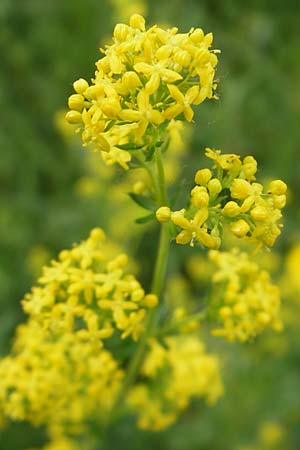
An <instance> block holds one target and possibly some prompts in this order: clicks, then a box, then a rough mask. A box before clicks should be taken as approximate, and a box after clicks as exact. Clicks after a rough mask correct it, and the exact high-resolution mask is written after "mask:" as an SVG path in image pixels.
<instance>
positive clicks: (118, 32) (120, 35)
mask: <svg viewBox="0 0 300 450" xmlns="http://www.w3.org/2000/svg"><path fill="white" fill-rule="evenodd" d="M128 32H129V26H128V25H126V24H124V23H117V25H116V26H115V28H114V37H115V38H116V39H118V40H119V41H125V40H126V38H127V35H128Z"/></svg>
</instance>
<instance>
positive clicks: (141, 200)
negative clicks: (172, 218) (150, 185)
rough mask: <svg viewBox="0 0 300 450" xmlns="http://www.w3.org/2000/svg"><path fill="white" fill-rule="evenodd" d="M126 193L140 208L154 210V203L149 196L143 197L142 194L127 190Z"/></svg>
mask: <svg viewBox="0 0 300 450" xmlns="http://www.w3.org/2000/svg"><path fill="white" fill-rule="evenodd" d="M128 195H129V197H130V198H131V199H132V200H133V201H134V202H135V203H137V204H138V205H139V206H141V207H142V208H144V209H148V210H149V211H155V210H156V205H155V203H154V201H153V200H152V199H151V198H149V197H145V196H144V195H140V194H135V193H134V192H129V194H128Z"/></svg>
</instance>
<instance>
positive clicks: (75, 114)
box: [66, 110, 82, 125]
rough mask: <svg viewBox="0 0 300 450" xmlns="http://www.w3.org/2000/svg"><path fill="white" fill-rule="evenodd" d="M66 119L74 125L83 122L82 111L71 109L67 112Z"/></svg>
mask: <svg viewBox="0 0 300 450" xmlns="http://www.w3.org/2000/svg"><path fill="white" fill-rule="evenodd" d="M66 121H67V122H68V123H70V124H72V125H74V124H78V123H81V122H82V117H81V113H80V112H79V111H74V110H72V111H69V112H67V114H66Z"/></svg>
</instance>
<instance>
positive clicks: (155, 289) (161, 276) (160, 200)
mask: <svg viewBox="0 0 300 450" xmlns="http://www.w3.org/2000/svg"><path fill="white" fill-rule="evenodd" d="M156 165H157V184H156V183H155V185H154V188H155V189H156V191H157V206H158V207H160V206H166V205H167V204H168V199H167V192H166V186H165V175H164V167H163V161H162V155H161V151H160V149H158V150H157V154H156ZM155 181H156V180H155ZM169 246H170V236H169V227H168V224H162V225H161V230H160V238H159V245H158V253H157V258H156V262H155V267H154V272H153V279H152V285H151V292H152V293H153V294H156V295H157V296H158V297H160V296H161V294H162V290H163V286H164V281H165V276H166V271H167V264H168V256H169ZM156 314H157V309H152V310H150V311H149V313H148V317H147V321H146V325H145V331H144V333H143V334H142V336H141V338H140V342H139V346H138V348H137V351H136V352H135V354H134V355H133V357H132V359H131V361H130V363H129V365H128V367H127V370H126V376H125V379H124V381H123V386H122V390H121V392H120V395H119V397H118V399H117V401H116V404H115V407H114V411H115V413H116V414H117V410H119V409H120V406H121V405H122V402H123V401H124V398H125V396H126V394H127V392H128V390H129V389H130V387H131V386H132V385H133V384H134V382H135V380H136V377H137V375H138V372H139V369H140V366H141V364H142V362H143V357H144V354H145V350H146V346H147V342H148V340H149V338H150V337H151V336H152V335H154V332H153V328H154V325H155V320H156ZM114 417H115V414H114V413H113V414H112V417H111V418H112V419H113V418H114Z"/></svg>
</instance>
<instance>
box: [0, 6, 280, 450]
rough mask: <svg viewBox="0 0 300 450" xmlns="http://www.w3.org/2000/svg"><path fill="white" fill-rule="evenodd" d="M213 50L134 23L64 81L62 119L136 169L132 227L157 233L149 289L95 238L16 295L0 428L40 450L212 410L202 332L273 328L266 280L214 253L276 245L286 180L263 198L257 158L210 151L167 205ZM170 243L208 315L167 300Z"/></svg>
mask: <svg viewBox="0 0 300 450" xmlns="http://www.w3.org/2000/svg"><path fill="white" fill-rule="evenodd" d="M212 41H213V35H212V33H208V34H204V32H203V31H202V29H200V28H196V29H194V28H192V29H191V30H190V31H189V32H188V33H179V32H178V29H177V28H171V29H167V30H165V29H162V28H160V27H158V26H153V27H151V28H149V29H146V26H145V20H144V18H143V17H142V16H140V15H138V14H134V15H132V16H131V18H130V21H129V25H127V24H117V25H116V27H115V29H114V33H113V43H112V44H111V45H108V46H106V48H105V49H101V52H102V53H103V54H104V56H103V57H102V58H100V59H99V61H97V63H96V68H97V70H96V73H95V77H94V79H92V80H91V82H90V83H88V82H87V81H86V80H85V79H82V78H80V79H79V80H77V81H75V82H74V84H73V86H74V90H75V93H74V94H72V95H71V96H70V97H69V100H68V105H69V108H70V111H69V112H68V113H67V115H66V119H67V121H68V122H69V123H70V124H73V125H75V127H76V132H77V133H80V134H81V137H82V141H83V145H84V146H91V147H93V149H94V150H95V152H97V153H99V154H100V155H101V156H102V158H103V160H104V161H105V163H106V164H108V165H113V164H115V163H117V164H119V165H120V166H121V167H122V168H123V169H125V170H128V171H130V172H134V171H142V173H143V175H141V178H140V179H138V180H136V182H135V184H134V186H135V188H134V189H133V192H131V193H130V196H131V198H132V200H133V201H135V202H136V203H138V204H139V205H141V206H142V207H143V208H144V209H146V210H148V214H147V216H145V217H143V218H142V219H138V222H139V223H141V224H143V223H146V222H158V223H159V224H160V237H159V241H158V251H157V258H156V262H155V264H154V269H153V279H152V284H151V288H150V289H149V292H148V290H147V291H145V290H144V288H143V287H142V285H141V283H140V282H139V281H138V280H137V279H136V277H135V276H134V275H133V274H132V273H130V270H129V269H128V268H127V267H128V266H129V267H130V264H129V262H128V256H127V255H126V254H125V253H124V252H123V251H120V250H117V249H116V248H114V247H113V246H112V245H111V244H110V243H109V242H107V241H106V239H105V234H104V232H103V230H102V229H101V228H95V229H93V230H92V231H91V233H90V235H89V236H88V238H87V239H86V240H84V241H82V242H81V243H79V244H76V245H74V247H73V248H72V249H70V250H63V251H62V252H61V253H60V254H59V257H58V259H57V260H53V261H52V262H51V264H50V265H49V266H47V267H45V268H44V270H43V275H42V276H41V277H40V278H39V280H38V286H37V287H34V288H33V289H32V291H31V292H30V293H29V294H27V295H26V296H25V298H24V300H23V302H22V305H23V309H24V312H25V313H26V314H27V315H28V320H27V322H26V323H25V324H23V325H21V326H20V327H19V328H18V331H17V335H16V338H15V342H14V346H13V349H12V352H11V355H9V356H7V357H5V358H3V359H2V360H1V361H0V380H1V382H0V404H1V416H2V417H1V419H3V422H5V421H6V420H28V421H30V422H32V423H33V424H34V425H45V426H46V427H47V431H48V435H49V438H50V443H49V444H48V445H47V446H46V447H45V448H47V449H48V450H49V449H54V448H55V449H58V448H59V449H76V448H95V446H97V445H99V440H100V439H101V438H103V436H104V435H105V430H106V429H107V427H108V426H109V425H110V424H112V423H114V422H115V421H116V420H119V419H120V418H122V417H123V416H125V415H128V414H130V415H134V416H136V417H137V424H138V426H139V427H140V428H142V429H149V430H156V431H157V430H162V429H164V428H166V427H167V426H169V425H171V424H172V423H174V422H175V421H176V419H177V418H178V416H179V414H180V412H182V411H183V410H185V409H186V408H187V407H188V405H189V402H190V400H191V399H192V398H204V399H205V400H206V401H207V403H208V404H210V405H212V404H214V403H215V402H216V401H217V400H218V398H219V397H220V396H221V395H222V394H223V391H224V388H223V384H222V381H221V362H220V360H219V357H218V356H217V355H215V354H210V353H209V352H208V351H207V350H206V345H205V343H204V340H205V332H204V331H203V325H206V327H207V328H208V330H209V332H210V333H211V334H212V335H214V336H218V337H221V338H222V337H224V338H226V339H227V340H228V341H230V342H232V341H237V340H238V341H241V342H245V341H247V340H250V339H254V338H255V337H256V336H257V335H258V334H259V333H261V332H262V331H263V330H264V329H265V328H267V327H271V328H272V329H273V330H275V331H280V330H281V329H282V323H281V320H280V293H279V290H278V288H277V287H276V286H275V285H273V284H272V282H271V279H270V277H269V275H268V273H267V272H264V271H260V269H259V266H258V265H257V263H256V262H253V261H252V260H251V257H250V256H249V255H248V254H247V253H246V252H241V251H240V250H238V249H237V248H232V249H231V250H230V251H222V250H220V249H222V244H223V241H224V233H226V230H227V232H229V233H230V234H232V235H233V236H235V237H236V238H238V239H240V240H241V241H242V242H244V241H248V242H249V244H250V245H254V248H255V250H256V251H262V250H263V248H265V247H267V248H270V247H272V246H273V245H274V243H275V241H276V238H277V237H278V235H279V234H280V232H281V227H282V225H281V223H280V220H281V210H282V208H283V207H284V206H285V200H286V197H285V194H286V190H287V187H286V185H285V183H284V182H283V181H281V180H273V181H271V182H270V183H269V184H268V185H267V188H264V186H263V184H261V183H258V182H257V181H256V173H257V162H256V160H255V159H254V157H252V156H246V157H245V158H243V159H241V157H240V156H239V155H236V154H231V153H230V154H227V153H222V152H221V151H220V150H214V149H209V148H207V149H206V152H205V155H206V156H207V157H208V158H209V159H210V160H211V161H212V165H211V167H210V168H200V169H198V170H197V172H196V174H195V178H194V181H195V186H193V187H192V189H191V192H190V195H189V196H188V198H187V199H186V201H185V203H184V205H183V206H184V207H183V208H181V209H176V207H175V202H174V201H170V200H169V192H168V185H167V183H166V179H167V178H166V170H167V163H168V157H169V156H168V154H169V153H168V152H169V146H170V143H171V141H172V138H173V137H174V133H180V131H181V127H182V123H184V122H192V120H193V117H194V109H193V107H194V106H197V105H199V104H201V103H202V102H204V101H205V100H206V99H215V100H216V99H217V98H218V97H217V94H216V89H217V82H216V79H215V67H216V65H217V62H218V59H217V54H218V52H219V51H218V50H212V49H211V45H212ZM138 173H140V172H138ZM145 176H146V177H147V182H146V183H144V182H143V180H144V179H145ZM175 244H181V245H187V244H188V245H189V246H190V247H191V249H190V251H191V252H201V251H205V250H206V249H207V248H208V249H210V251H209V254H208V258H209V259H210V261H211V262H212V263H213V264H214V265H215V273H214V275H213V277H212V289H211V292H210V294H209V295H208V296H207V298H206V301H205V304H204V302H202V303H201V302H189V301H186V299H184V300H183V301H182V302H181V304H180V305H179V307H178V306H175V304H176V302H175V301H174V300H175V299H173V301H172V299H171V301H169V300H168V297H170V294H169V293H168V289H167V288H166V286H167V283H166V278H167V272H168V270H167V269H168V256H169V251H170V247H171V246H173V245H175ZM146 292H147V293H146ZM82 446H84V447H82Z"/></svg>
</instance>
